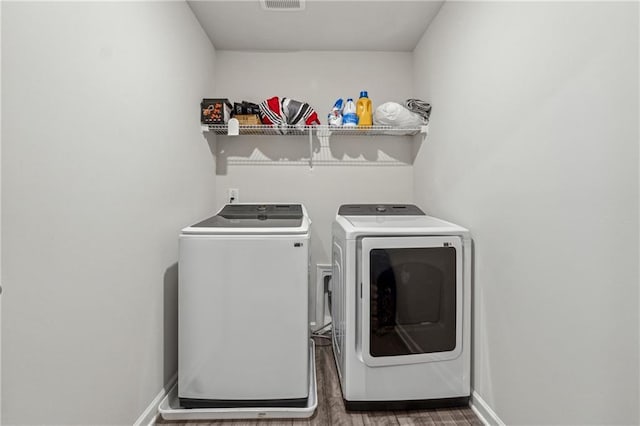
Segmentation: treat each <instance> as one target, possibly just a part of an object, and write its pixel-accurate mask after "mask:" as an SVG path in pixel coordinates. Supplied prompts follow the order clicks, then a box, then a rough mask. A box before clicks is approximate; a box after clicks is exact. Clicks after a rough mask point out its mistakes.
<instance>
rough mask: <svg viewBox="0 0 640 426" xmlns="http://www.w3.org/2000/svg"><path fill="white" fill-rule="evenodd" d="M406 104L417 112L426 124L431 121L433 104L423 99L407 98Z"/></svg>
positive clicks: (410, 109) (409, 108)
mask: <svg viewBox="0 0 640 426" xmlns="http://www.w3.org/2000/svg"><path fill="white" fill-rule="evenodd" d="M404 106H405V107H407V109H408V110H409V111H412V112H415V113H416V114H418V115H419V116H420V117H422V121H424V124H428V123H429V117H430V116H431V104H429V103H427V102H425V101H421V100H420V99H407V100H406V101H405V102H404Z"/></svg>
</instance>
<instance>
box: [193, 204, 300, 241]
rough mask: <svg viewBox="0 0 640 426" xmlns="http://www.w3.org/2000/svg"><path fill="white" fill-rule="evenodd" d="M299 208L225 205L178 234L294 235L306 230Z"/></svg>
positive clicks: (292, 205) (297, 206)
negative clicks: (214, 213) (215, 212)
mask: <svg viewBox="0 0 640 426" xmlns="http://www.w3.org/2000/svg"><path fill="white" fill-rule="evenodd" d="M309 223H310V221H309V218H308V217H307V215H306V210H305V209H304V208H303V206H302V205H301V204H227V205H225V206H224V207H223V208H222V210H220V211H219V212H218V213H217V214H216V215H215V216H211V217H210V218H208V219H205V220H203V221H202V222H198V223H196V224H194V225H191V226H189V227H187V228H184V229H183V230H182V232H183V233H187V234H228V233H258V234H283V233H284V234H289V233H293V234H298V233H305V232H308V230H309Z"/></svg>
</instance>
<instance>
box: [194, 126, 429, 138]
mask: <svg viewBox="0 0 640 426" xmlns="http://www.w3.org/2000/svg"><path fill="white" fill-rule="evenodd" d="M202 130H203V131H208V132H213V133H215V134H216V135H227V134H228V133H229V129H228V126H227V125H226V124H208V125H203V126H202ZM426 132H427V130H426V126H422V127H410V128H398V127H392V126H367V127H355V126H354V127H349V126H326V125H324V126H287V125H283V126H266V125H240V126H239V135H276V136H282V135H285V136H301V135H308V134H310V133H316V135H317V136H318V137H323V136H326V137H329V136H332V135H340V136H378V135H384V136H412V135H417V134H418V133H426Z"/></svg>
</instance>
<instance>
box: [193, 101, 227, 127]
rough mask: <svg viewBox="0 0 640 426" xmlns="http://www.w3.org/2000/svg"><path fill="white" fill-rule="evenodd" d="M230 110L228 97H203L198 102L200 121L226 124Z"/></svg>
mask: <svg viewBox="0 0 640 426" xmlns="http://www.w3.org/2000/svg"><path fill="white" fill-rule="evenodd" d="M231 110H232V106H231V103H230V102H229V99H226V98H225V99H203V100H202V102H201V103H200V122H201V123H202V124H226V123H227V122H228V121H229V118H230V117H231Z"/></svg>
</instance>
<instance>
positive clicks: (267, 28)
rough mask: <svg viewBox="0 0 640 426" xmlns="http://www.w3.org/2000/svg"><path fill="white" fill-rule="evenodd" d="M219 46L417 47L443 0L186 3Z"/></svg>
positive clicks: (312, 47)
mask: <svg viewBox="0 0 640 426" xmlns="http://www.w3.org/2000/svg"><path fill="white" fill-rule="evenodd" d="M187 3H188V4H189V6H190V7H191V9H192V10H193V13H194V14H195V16H196V18H197V19H198V21H199V22H200V25H202V28H203V29H204V31H205V32H206V33H207V35H208V36H209V38H210V39H211V42H212V43H213V46H214V47H215V48H216V49H219V50H253V51H255V50H267V51H269V50H279V51H283V50H284V51H291V50H293V51H295V50H341V51H362V50H364V51H405V52H407V51H412V50H413V49H414V48H415V46H416V44H417V43H418V41H419V40H420V37H421V36H422V34H423V33H424V31H425V30H426V28H427V27H428V26H429V24H430V23H431V20H432V19H433V18H434V17H435V16H436V14H437V13H438V11H439V10H440V7H441V6H442V3H444V0H442V1H435V0H434V1H432V0H413V1H403V0H387V1H381V0H357V1H347V0H345V1H339V0H306V2H305V4H304V9H303V10H299V11H281V10H280V11H274V10H264V9H263V8H262V6H261V4H260V1H259V0H234V1H230V0H226V1H223V0H213V1H211V0H209V1H202V0H200V1H198V0H189V1H188V2H187Z"/></svg>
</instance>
